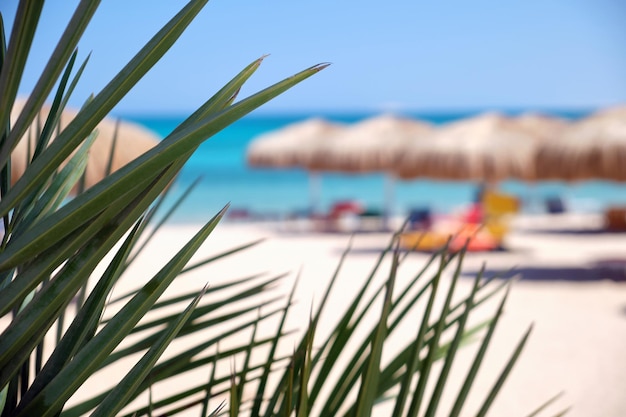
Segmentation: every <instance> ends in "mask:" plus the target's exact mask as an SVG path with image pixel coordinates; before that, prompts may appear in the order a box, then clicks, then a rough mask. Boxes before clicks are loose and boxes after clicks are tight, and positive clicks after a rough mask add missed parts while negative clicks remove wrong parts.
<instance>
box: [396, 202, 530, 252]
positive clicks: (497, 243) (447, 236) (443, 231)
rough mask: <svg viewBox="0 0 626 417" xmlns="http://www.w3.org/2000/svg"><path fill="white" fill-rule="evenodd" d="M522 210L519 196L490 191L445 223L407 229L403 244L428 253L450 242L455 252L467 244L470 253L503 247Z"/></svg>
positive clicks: (408, 248)
mask: <svg viewBox="0 0 626 417" xmlns="http://www.w3.org/2000/svg"><path fill="white" fill-rule="evenodd" d="M519 210H520V201H519V199H518V198H517V197H515V196H512V195H508V194H503V193H501V192H498V191H494V190H486V191H485V192H483V193H482V194H481V200H480V201H477V202H474V203H472V204H471V205H470V206H469V207H467V208H466V209H465V211H463V212H461V213H459V214H458V215H457V216H454V218H452V219H448V221H447V224H446V225H445V226H441V225H438V224H432V225H431V226H430V227H429V228H424V229H417V230H410V231H407V232H405V233H403V234H402V235H401V236H400V244H401V246H402V247H403V248H404V249H407V250H417V251H426V252H430V251H436V250H439V249H441V248H442V247H443V246H444V245H446V244H448V249H449V250H450V251H451V252H456V251H459V250H460V249H461V248H463V247H466V248H467V250H468V251H470V252H476V251H490V250H496V249H501V248H502V247H503V244H504V239H505V237H506V235H507V234H508V232H509V231H510V222H511V218H512V216H514V215H515V214H516V213H518V212H519ZM455 220H456V221H455ZM409 224H410V222H409ZM448 241H449V242H448Z"/></svg>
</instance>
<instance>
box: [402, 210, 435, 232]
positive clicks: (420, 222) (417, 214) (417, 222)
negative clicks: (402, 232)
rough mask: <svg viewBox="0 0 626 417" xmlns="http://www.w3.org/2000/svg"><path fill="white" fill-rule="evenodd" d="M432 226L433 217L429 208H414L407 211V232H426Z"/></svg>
mask: <svg viewBox="0 0 626 417" xmlns="http://www.w3.org/2000/svg"><path fill="white" fill-rule="evenodd" d="M432 224H433V215H432V213H431V211H430V209H429V208H427V207H422V208H415V209H411V210H410V211H409V218H408V228H409V230H428V229H430V228H431V226H432Z"/></svg>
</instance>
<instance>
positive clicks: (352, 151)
mask: <svg viewBox="0 0 626 417" xmlns="http://www.w3.org/2000/svg"><path fill="white" fill-rule="evenodd" d="M431 130H432V127H431V125H429V124H427V123H423V122H419V121H416V120H413V119H408V118H401V117H397V116H393V115H386V114H385V115H380V116H376V117H372V118H369V119H366V120H364V121H362V122H359V123H356V124H354V125H352V126H351V127H349V128H347V129H345V130H343V131H341V132H339V133H337V134H336V135H334V136H333V137H331V138H329V139H328V140H326V141H325V142H324V143H323V144H321V145H320V146H319V147H317V148H315V149H313V151H312V152H310V153H309V154H308V155H307V156H306V160H305V165H306V166H307V167H308V168H309V169H310V170H314V171H336V172H347V173H365V172H376V171H389V170H391V168H392V167H393V166H394V165H395V163H396V161H397V160H398V158H399V156H400V155H401V154H402V153H403V150H404V149H405V148H406V147H407V146H410V144H411V143H412V142H414V141H416V140H419V138H420V137H422V136H424V135H425V134H427V133H429V132H431Z"/></svg>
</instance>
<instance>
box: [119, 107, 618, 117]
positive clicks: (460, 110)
mask: <svg viewBox="0 0 626 417" xmlns="http://www.w3.org/2000/svg"><path fill="white" fill-rule="evenodd" d="M620 104H626V103H616V104H611V105H606V106H545V107H542V106H527V107H524V106H508V107H504V106H502V107H498V106H486V107H457V108H438V107H433V108H428V109H426V108H425V109H401V108H399V109H327V110H319V109H318V110H315V109H311V110H306V109H284V110H276V109H272V110H262V109H257V110H255V111H253V112H251V113H250V114H248V115H246V116H244V117H243V118H242V119H272V118H293V119H294V120H297V119H304V118H310V117H321V118H329V119H355V120H356V119H362V118H367V117H371V116H375V115H379V114H386V113H390V114H397V115H400V116H406V117H414V118H433V117H434V118H438V117H444V116H445V117H453V116H454V117H455V118H463V117H472V116H475V115H479V114H484V113H489V112H495V113H501V114H504V115H507V116H518V115H520V114H525V113H540V114H546V115H551V116H556V117H566V118H579V117H584V116H586V115H588V114H591V113H593V112H595V111H598V110H601V109H604V108H609V107H614V106H619V105H620ZM193 111H195V110H189V111H185V110H171V111H168V110H158V111H150V110H146V111H125V112H119V113H117V116H118V117H122V118H126V119H131V120H133V119H153V118H167V119H184V118H186V117H188V116H190V115H191V114H192V113H193Z"/></svg>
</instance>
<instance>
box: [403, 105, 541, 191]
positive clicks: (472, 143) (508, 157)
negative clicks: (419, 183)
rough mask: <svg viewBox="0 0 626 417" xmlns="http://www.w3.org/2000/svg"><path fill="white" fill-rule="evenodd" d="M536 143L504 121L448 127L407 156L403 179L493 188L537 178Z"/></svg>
mask: <svg viewBox="0 0 626 417" xmlns="http://www.w3.org/2000/svg"><path fill="white" fill-rule="evenodd" d="M536 142H537V140H536V138H535V137H534V136H533V135H531V134H530V133H528V132H526V131H524V129H521V128H520V127H519V125H518V124H517V123H516V122H515V121H513V120H511V119H509V118H506V117H504V116H502V115H499V114H495V113H487V114H483V115H480V116H477V117H474V118H470V119H465V120H462V121H458V122H454V123H450V124H448V125H446V126H443V127H442V128H440V129H438V130H437V131H435V132H433V133H432V134H430V135H428V136H426V137H424V138H423V139H422V140H419V141H415V142H414V143H413V146H411V147H408V148H407V149H406V150H405V152H403V154H402V157H401V158H400V159H399V161H398V163H397V166H396V173H397V175H398V176H399V177H401V178H405V179H410V178H417V177H428V178H436V179H446V180H478V181H488V182H495V181H500V180H504V179H507V178H519V179H531V178H532V177H533V175H534V152H535V147H536Z"/></svg>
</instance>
